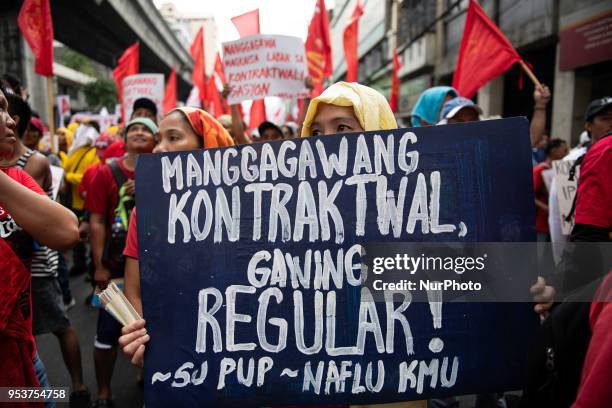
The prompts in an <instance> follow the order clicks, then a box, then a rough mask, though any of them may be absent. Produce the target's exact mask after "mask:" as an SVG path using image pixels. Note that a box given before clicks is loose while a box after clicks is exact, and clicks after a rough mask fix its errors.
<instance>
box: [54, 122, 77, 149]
mask: <svg viewBox="0 0 612 408" xmlns="http://www.w3.org/2000/svg"><path fill="white" fill-rule="evenodd" d="M69 127H70V126H69ZM62 132H63V133H64V138H65V139H66V147H67V148H68V150H70V148H71V147H72V141H73V139H74V133H72V131H70V129H67V128H63V127H62V128H59V129H57V133H62Z"/></svg>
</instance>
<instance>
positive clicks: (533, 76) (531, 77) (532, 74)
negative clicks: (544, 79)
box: [519, 60, 542, 88]
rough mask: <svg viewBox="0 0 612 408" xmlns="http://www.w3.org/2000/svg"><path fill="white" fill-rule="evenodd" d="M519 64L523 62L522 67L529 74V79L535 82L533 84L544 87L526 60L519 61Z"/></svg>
mask: <svg viewBox="0 0 612 408" xmlns="http://www.w3.org/2000/svg"><path fill="white" fill-rule="evenodd" d="M519 64H521V68H523V71H525V73H526V74H527V76H528V77H529V79H531V81H532V82H533V84H534V85H535V86H536V87H538V88H539V87H542V84H541V83H540V81H538V78H536V76H535V75H534V73H533V71H532V70H531V69H530V68H529V67H528V66H527V64H525V62H524V61H522V60H521V61H519Z"/></svg>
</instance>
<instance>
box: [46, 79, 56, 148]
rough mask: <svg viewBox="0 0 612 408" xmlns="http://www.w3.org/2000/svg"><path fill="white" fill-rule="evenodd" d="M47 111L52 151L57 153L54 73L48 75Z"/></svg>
mask: <svg viewBox="0 0 612 408" xmlns="http://www.w3.org/2000/svg"><path fill="white" fill-rule="evenodd" d="M47 98H48V99H47V112H48V114H49V137H50V138H51V151H52V152H53V153H54V154H57V138H56V137H55V117H54V116H53V75H49V76H48V77H47Z"/></svg>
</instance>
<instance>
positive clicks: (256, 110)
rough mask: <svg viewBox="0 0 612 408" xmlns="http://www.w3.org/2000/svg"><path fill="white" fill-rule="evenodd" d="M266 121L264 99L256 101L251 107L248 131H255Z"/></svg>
mask: <svg viewBox="0 0 612 408" xmlns="http://www.w3.org/2000/svg"><path fill="white" fill-rule="evenodd" d="M265 121H266V103H265V99H257V100H256V101H253V104H252V105H251V114H250V117H249V129H257V128H258V127H259V125H261V124H262V122H265Z"/></svg>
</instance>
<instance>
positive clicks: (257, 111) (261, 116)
mask: <svg viewBox="0 0 612 408" xmlns="http://www.w3.org/2000/svg"><path fill="white" fill-rule="evenodd" d="M232 23H234V25H235V26H236V30H238V33H239V34H240V37H246V36H249V35H255V34H259V9H255V10H253V11H249V12H248V13H244V14H241V15H239V16H236V17H233V18H232ZM265 120H266V101H265V100H264V99H257V100H256V101H253V103H252V104H251V113H250V118H249V129H254V128H256V127H258V126H259V125H260V124H261V122H263V121H265Z"/></svg>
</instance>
